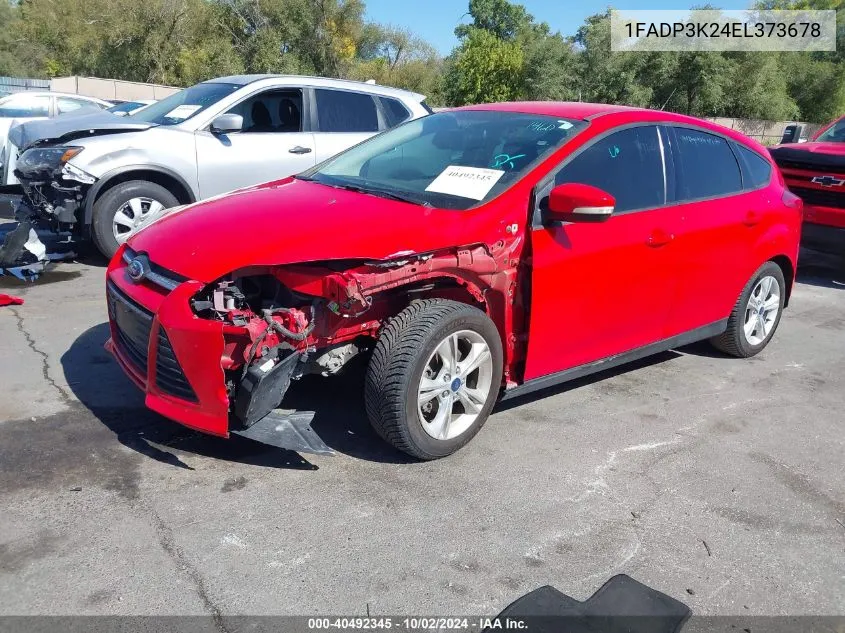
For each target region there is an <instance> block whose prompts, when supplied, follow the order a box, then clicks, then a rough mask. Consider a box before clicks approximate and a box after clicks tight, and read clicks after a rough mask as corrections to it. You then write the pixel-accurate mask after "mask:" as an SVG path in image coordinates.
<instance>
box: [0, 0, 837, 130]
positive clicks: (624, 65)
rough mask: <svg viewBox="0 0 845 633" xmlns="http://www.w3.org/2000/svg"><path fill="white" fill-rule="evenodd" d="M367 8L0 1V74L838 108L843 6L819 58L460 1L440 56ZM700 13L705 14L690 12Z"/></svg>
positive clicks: (742, 108)
mask: <svg viewBox="0 0 845 633" xmlns="http://www.w3.org/2000/svg"><path fill="white" fill-rule="evenodd" d="M364 2H365V0H142V1H139V0H0V75H3V74H5V75H19V76H34V77H53V76H59V75H71V74H78V75H94V76H99V77H113V78H118V79H127V80H132V81H144V82H155V83H165V84H172V85H191V84H193V83H196V82H198V81H202V80H204V79H208V78H211V77H217V76H221V75H226V74H233V73H240V72H247V73H299V74H314V75H325V76H330V77H348V78H352V79H360V80H368V79H374V80H375V81H377V82H378V83H381V84H386V85H394V86H398V87H401V88H408V89H411V90H416V91H418V92H421V93H423V94H426V95H427V96H428V98H429V102H430V103H432V104H435V105H461V104H466V103H475V102H483V101H501V100H514V99H529V100H543V99H558V100H573V101H574V100H583V101H599V102H608V103H624V104H630V105H637V106H647V107H652V108H658V109H659V108H665V109H667V110H674V111H678V112H683V113H687V114H691V115H695V116H736V117H743V118H758V119H778V120H781V119H802V120H807V121H813V122H823V121H828V120H830V119H832V118H833V117H835V116H838V115H840V114H842V113H843V112H845V0H758V1H757V2H756V3H755V4H754V7H755V8H758V9H834V10H836V11H837V16H838V20H837V24H838V25H839V26H838V28H839V31H838V34H837V50H836V51H835V52H824V53H751V52H748V53H738V52H726V53H720V52H655V51H647V50H646V51H640V52H625V53H613V52H611V51H610V27H609V22H610V14H609V12H603V13H600V14H597V15H593V16H590V17H588V18H587V19H586V20H585V21H584V23H583V24H582V25H581V26H580V27H579V28H578V29H577V31H576V33H575V35H574V36H571V37H564V36H562V35H561V34H560V33H557V32H553V31H552V30H551V29H550V28H549V26H548V24H545V23H542V22H538V21H536V20H535V19H534V17H533V16H532V15H531V14H529V13H528V11H526V9H525V7H524V6H522V5H520V4H518V3H517V2H514V1H511V0H469V1H468V13H467V16H466V17H467V18H468V19H466V20H463V21H462V24H460V25H458V26H457V28H456V29H455V34H456V36H457V37H458V45H457V46H456V47H455V49H454V50H453V51H452V52H451V54H450V55H448V56H447V57H446V58H445V59H443V58H441V56H440V55H439V54H438V53H437V51H436V50H435V49H434V48H432V47H431V46H430V45H429V44H428V43H427V42H425V41H423V40H421V39H420V38H419V37H417V36H415V35H414V34H413V33H412V32H411V31H409V30H407V29H402V28H397V27H394V26H391V25H383V24H376V23H370V22H367V21H366V19H365V4H364ZM699 8H709V7H699Z"/></svg>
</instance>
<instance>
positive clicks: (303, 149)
mask: <svg viewBox="0 0 845 633" xmlns="http://www.w3.org/2000/svg"><path fill="white" fill-rule="evenodd" d="M288 151H289V152H290V153H291V154H310V153H311V148H310V147H302V145H297V146H296V147H291V148H290V149H289V150H288Z"/></svg>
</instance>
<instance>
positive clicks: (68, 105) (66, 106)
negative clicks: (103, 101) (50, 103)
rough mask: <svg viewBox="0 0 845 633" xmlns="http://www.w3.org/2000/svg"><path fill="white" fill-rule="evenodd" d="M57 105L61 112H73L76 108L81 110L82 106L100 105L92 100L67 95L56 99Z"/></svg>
mask: <svg viewBox="0 0 845 633" xmlns="http://www.w3.org/2000/svg"><path fill="white" fill-rule="evenodd" d="M56 106H57V107H58V109H59V114H65V113H66V112H73V111H74V110H79V109H80V108H84V107H90V106H96V107H99V106H98V105H97V104H95V103H94V102H92V101H83V100H82V99H70V98H67V97H58V98H57V99H56Z"/></svg>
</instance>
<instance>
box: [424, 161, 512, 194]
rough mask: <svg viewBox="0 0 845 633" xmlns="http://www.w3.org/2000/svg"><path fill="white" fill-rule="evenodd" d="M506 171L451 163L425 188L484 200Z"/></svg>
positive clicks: (435, 191)
mask: <svg viewBox="0 0 845 633" xmlns="http://www.w3.org/2000/svg"><path fill="white" fill-rule="evenodd" d="M504 173H505V172H503V171H502V170H500V169H482V168H481V167H462V166H460V165H449V166H448V167H447V168H446V169H444V170H443V171H442V172H441V173H440V175H439V176H438V177H437V178H435V179H434V180H433V181H432V182H431V184H430V185H429V186H428V187H426V188H425V190H426V191H433V192H434V193H445V194H448V195H450V196H460V197H461V198H472V199H473V200H482V199H483V198H484V196H486V195H487V194H488V193H489V192H490V189H492V188H493V185H495V184H496V183H497V182H499V178H501V177H502V174H504Z"/></svg>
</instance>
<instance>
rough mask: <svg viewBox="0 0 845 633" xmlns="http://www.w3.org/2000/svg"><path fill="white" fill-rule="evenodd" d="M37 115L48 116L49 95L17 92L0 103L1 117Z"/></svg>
mask: <svg viewBox="0 0 845 633" xmlns="http://www.w3.org/2000/svg"><path fill="white" fill-rule="evenodd" d="M39 116H50V97H48V96H45V95H39V96H33V95H28V94H19V95H15V96H14V97H12V98H11V99H9V100H8V101H6V102H5V103H3V104H2V105H0V117H3V118H10V117H39Z"/></svg>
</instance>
